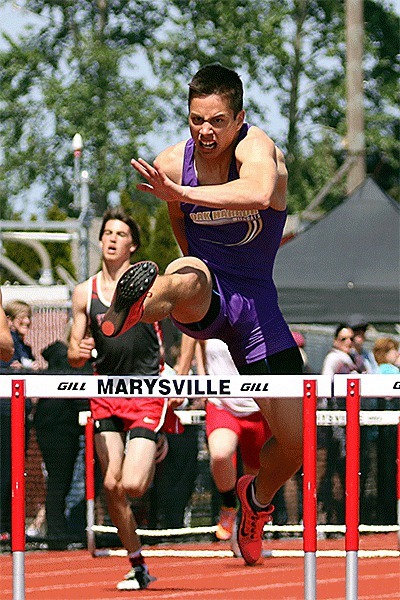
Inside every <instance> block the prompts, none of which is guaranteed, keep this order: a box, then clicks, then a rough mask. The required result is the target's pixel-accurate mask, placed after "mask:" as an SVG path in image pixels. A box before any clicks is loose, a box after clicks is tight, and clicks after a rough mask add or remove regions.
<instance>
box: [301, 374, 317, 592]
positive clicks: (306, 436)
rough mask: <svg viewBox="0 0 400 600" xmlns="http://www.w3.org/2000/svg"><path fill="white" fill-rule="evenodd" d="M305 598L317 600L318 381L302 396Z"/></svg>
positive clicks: (305, 389) (309, 384)
mask: <svg viewBox="0 0 400 600" xmlns="http://www.w3.org/2000/svg"><path fill="white" fill-rule="evenodd" d="M303 525H304V533H303V549H304V598H305V600H315V599H316V581H317V568H316V566H317V563H316V551H317V395H316V381H304V396H303Z"/></svg>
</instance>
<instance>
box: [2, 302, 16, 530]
mask: <svg viewBox="0 0 400 600" xmlns="http://www.w3.org/2000/svg"><path fill="white" fill-rule="evenodd" d="M13 354H14V344H13V339H12V337H11V333H10V328H9V326H8V321H7V317H6V314H5V312H4V309H3V304H2V296H1V292H0V360H1V361H2V362H6V363H7V362H8V361H9V360H11V358H12V356H13ZM6 402H7V399H6V398H0V409H1V410H0V440H1V461H0V464H1V474H0V488H1V499H0V541H3V540H4V541H7V540H8V539H9V531H10V511H9V508H8V506H6V504H7V503H8V502H9V499H8V498H9V492H8V485H7V483H6V480H7V478H9V477H10V463H9V460H7V458H9V452H8V453H7V457H6V456H5V452H3V450H4V449H5V448H4V442H5V441H6V436H7V432H8V434H9V431H8V430H7V427H6V426H5V424H4V420H5V421H6V422H8V414H7V415H6V416H5V417H3V409H4V406H5V403H6ZM8 446H9V444H8V443H7V450H8ZM3 454H4V456H3ZM6 467H8V468H6ZM6 488H7V494H6V493H5V492H6ZM3 493H4V496H3Z"/></svg>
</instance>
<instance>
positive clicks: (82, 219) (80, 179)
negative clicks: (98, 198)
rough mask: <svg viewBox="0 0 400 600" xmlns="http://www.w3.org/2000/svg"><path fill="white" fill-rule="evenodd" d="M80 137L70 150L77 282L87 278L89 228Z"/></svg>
mask: <svg viewBox="0 0 400 600" xmlns="http://www.w3.org/2000/svg"><path fill="white" fill-rule="evenodd" d="M82 148H83V142H82V136H81V135H80V134H79V133H76V134H75V135H74V138H73V140H72V149H73V151H74V208H75V209H76V210H79V224H80V227H79V281H80V282H82V281H85V279H88V277H89V228H90V222H91V218H92V215H91V207H90V196H89V173H88V172H87V171H82V172H81V171H80V166H81V165H80V162H81V156H82Z"/></svg>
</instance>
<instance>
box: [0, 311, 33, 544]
mask: <svg viewBox="0 0 400 600" xmlns="http://www.w3.org/2000/svg"><path fill="white" fill-rule="evenodd" d="M4 313H5V315H6V317H7V321H8V327H9V331H10V334H11V337H12V342H13V344H14V352H13V354H12V356H11V357H10V352H9V351H8V354H7V352H6V356H4V358H2V360H0V372H3V373H19V374H22V373H29V372H31V371H32V370H34V371H36V370H38V369H39V364H38V363H37V362H36V360H35V358H34V356H33V354H32V349H31V347H30V346H29V345H28V344H27V343H26V341H25V338H26V336H27V334H28V332H29V328H30V326H31V317H32V309H31V307H30V306H29V304H27V303H26V302H22V301H21V300H14V301H12V302H9V303H8V304H7V305H6V306H5V307H4ZM3 322H4V320H3ZM3 335H4V334H3ZM6 337H8V336H7V335H6ZM8 350H9V349H8ZM31 410H32V402H31V400H30V399H27V400H26V402H25V415H26V420H25V422H26V426H25V448H26V447H27V445H28V439H29V426H28V425H29V420H28V416H29V414H30V412H31ZM0 447H1V480H0V488H1V502H0V521H1V522H0V531H1V535H2V538H3V539H4V540H7V539H8V538H9V536H10V533H11V400H10V398H5V399H2V400H1V402H0Z"/></svg>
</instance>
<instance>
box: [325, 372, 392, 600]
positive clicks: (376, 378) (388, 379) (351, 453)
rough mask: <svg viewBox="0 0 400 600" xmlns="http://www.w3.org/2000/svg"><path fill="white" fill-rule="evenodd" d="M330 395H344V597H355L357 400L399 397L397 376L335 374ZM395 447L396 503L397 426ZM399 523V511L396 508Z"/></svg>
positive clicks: (357, 471)
mask: <svg viewBox="0 0 400 600" xmlns="http://www.w3.org/2000/svg"><path fill="white" fill-rule="evenodd" d="M333 394H334V396H336V397H339V398H340V397H345V398H346V490H345V520H346V541H345V547H346V600H357V598H358V553H359V502H360V485H359V476H360V400H361V398H362V397H363V398H399V397H400V376H399V375H359V376H357V377H355V376H354V375H335V376H334V382H333ZM397 431H398V446H397V467H398V469H397V506H398V508H399V497H400V483H399V480H400V476H399V463H400V427H399V426H398V430H397ZM397 518H398V525H400V513H399V509H398V511H397Z"/></svg>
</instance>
